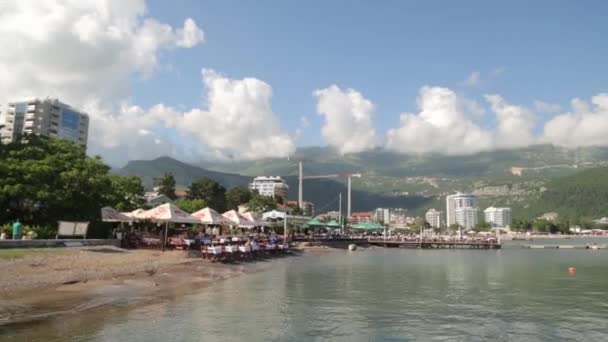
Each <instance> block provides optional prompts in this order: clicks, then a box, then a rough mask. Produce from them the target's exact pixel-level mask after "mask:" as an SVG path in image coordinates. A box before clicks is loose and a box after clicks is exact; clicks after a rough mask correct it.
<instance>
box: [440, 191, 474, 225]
mask: <svg viewBox="0 0 608 342" xmlns="http://www.w3.org/2000/svg"><path fill="white" fill-rule="evenodd" d="M445 202H446V203H445V204H446V208H445V212H446V224H447V225H448V226H450V225H453V224H455V223H457V222H456V210H457V209H460V208H476V207H477V197H476V196H475V195H472V194H462V193H457V194H454V195H448V196H446V198H445Z"/></svg>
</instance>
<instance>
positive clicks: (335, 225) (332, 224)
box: [325, 220, 340, 228]
mask: <svg viewBox="0 0 608 342" xmlns="http://www.w3.org/2000/svg"><path fill="white" fill-rule="evenodd" d="M325 227H329V228H340V224H339V223H338V222H336V220H331V221H329V222H327V223H325Z"/></svg>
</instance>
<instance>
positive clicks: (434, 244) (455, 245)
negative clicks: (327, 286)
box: [368, 240, 502, 249]
mask: <svg viewBox="0 0 608 342" xmlns="http://www.w3.org/2000/svg"><path fill="white" fill-rule="evenodd" d="M368 243H369V244H370V245H372V246H381V247H387V248H422V249H500V248H501V247H502V246H501V244H500V243H497V242H490V241H390V240H389V241H384V240H369V241H368Z"/></svg>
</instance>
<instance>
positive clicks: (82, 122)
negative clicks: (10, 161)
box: [0, 98, 89, 146]
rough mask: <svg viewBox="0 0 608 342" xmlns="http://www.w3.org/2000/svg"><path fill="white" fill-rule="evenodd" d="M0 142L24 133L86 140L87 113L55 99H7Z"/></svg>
mask: <svg viewBox="0 0 608 342" xmlns="http://www.w3.org/2000/svg"><path fill="white" fill-rule="evenodd" d="M3 117H4V123H2V124H4V126H5V127H4V128H3V129H2V131H1V132H0V138H1V140H2V142H3V143H5V144H6V143H10V142H13V141H16V140H17V139H18V138H19V137H20V136H22V135H24V134H36V135H43V136H47V137H51V138H61V139H68V140H71V141H74V142H76V143H79V144H82V145H85V146H86V144H87V138H88V132H89V116H88V115H87V114H85V113H83V112H81V111H79V110H76V109H74V108H72V107H71V106H69V105H67V104H65V103H63V102H60V101H59V100H57V99H48V98H47V99H44V100H41V99H27V100H23V101H15V102H10V103H9V104H8V106H7V107H6V110H5V111H4V113H3Z"/></svg>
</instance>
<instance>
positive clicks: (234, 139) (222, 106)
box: [165, 69, 295, 159]
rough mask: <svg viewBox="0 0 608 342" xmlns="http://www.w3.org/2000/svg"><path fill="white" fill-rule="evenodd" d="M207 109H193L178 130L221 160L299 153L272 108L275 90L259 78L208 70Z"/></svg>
mask: <svg viewBox="0 0 608 342" xmlns="http://www.w3.org/2000/svg"><path fill="white" fill-rule="evenodd" d="M202 75H203V80H204V83H205V86H206V89H207V103H208V108H207V109H193V110H191V111H188V112H185V113H183V114H180V115H175V111H174V110H168V111H165V112H166V113H167V117H169V118H171V117H176V116H177V117H178V118H179V119H178V120H175V126H176V128H177V129H178V130H179V131H181V132H187V133H190V134H192V135H193V136H195V137H197V138H198V140H199V141H200V142H202V143H203V144H205V145H206V146H207V147H208V149H209V150H210V151H211V152H212V153H213V154H214V155H215V156H217V157H221V158H231V157H234V158H237V159H258V158H267V157H286V156H288V155H289V154H291V153H292V152H293V151H294V150H295V144H294V142H293V140H292V138H291V137H290V136H289V134H287V133H286V132H285V131H283V130H282V129H281V127H280V126H279V123H278V118H277V116H276V114H275V113H274V112H273V111H272V109H271V106H270V99H271V97H272V88H271V87H270V85H268V84H267V83H265V82H263V81H260V80H258V79H255V78H244V79H241V80H234V79H229V78H226V77H224V76H223V75H221V74H219V73H217V72H215V71H213V70H208V69H203V71H202Z"/></svg>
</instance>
